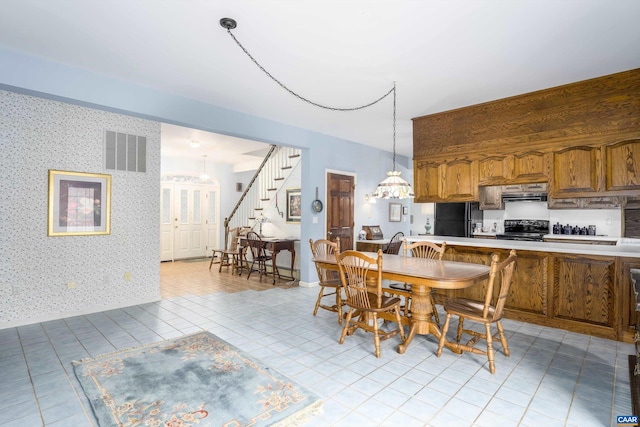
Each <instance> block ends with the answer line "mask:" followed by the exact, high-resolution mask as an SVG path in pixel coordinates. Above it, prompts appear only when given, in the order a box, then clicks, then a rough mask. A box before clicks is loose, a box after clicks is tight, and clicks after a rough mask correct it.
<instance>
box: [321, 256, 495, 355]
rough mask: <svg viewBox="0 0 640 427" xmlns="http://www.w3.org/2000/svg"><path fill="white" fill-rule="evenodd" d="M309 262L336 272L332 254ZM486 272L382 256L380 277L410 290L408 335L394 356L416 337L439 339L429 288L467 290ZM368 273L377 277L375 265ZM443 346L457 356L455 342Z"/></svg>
mask: <svg viewBox="0 0 640 427" xmlns="http://www.w3.org/2000/svg"><path fill="white" fill-rule="evenodd" d="M364 253H366V254H367V255H368V256H370V257H373V258H375V257H377V254H376V253H374V252H364ZM313 261H314V262H315V263H317V264H319V265H320V267H322V268H327V269H330V270H338V263H337V260H336V257H335V255H334V254H327V255H321V256H317V257H314V258H313ZM489 271H490V267H489V266H488V265H482V264H472V263H467V262H459V261H442V260H434V259H425V258H418V257H411V256H404V255H392V254H383V255H382V278H383V279H387V280H392V281H398V282H403V283H410V284H411V290H412V295H411V298H412V302H411V315H410V318H409V334H408V336H407V339H406V340H405V342H404V343H402V344H400V345H399V346H398V353H400V354H402V353H404V352H405V351H406V350H407V347H408V346H409V344H410V343H411V341H412V340H413V338H414V337H415V336H416V334H418V335H428V334H433V335H434V336H435V337H436V339H438V340H439V339H440V336H441V331H440V327H439V326H438V324H436V323H434V322H433V321H431V314H432V311H433V307H432V305H431V298H430V295H431V289H434V288H436V289H462V288H467V287H469V286H473V285H475V284H476V283H479V282H481V281H483V280H485V279H487V278H488V277H489ZM369 273H370V274H372V275H375V274H377V266H376V265H372V266H371V269H370V270H369ZM446 345H447V347H449V348H451V350H453V351H455V352H456V353H460V349H459V348H458V345H457V343H451V342H449V341H447V342H446Z"/></svg>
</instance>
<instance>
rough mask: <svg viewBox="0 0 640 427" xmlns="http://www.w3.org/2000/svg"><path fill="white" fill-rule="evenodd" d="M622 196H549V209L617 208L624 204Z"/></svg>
mask: <svg viewBox="0 0 640 427" xmlns="http://www.w3.org/2000/svg"><path fill="white" fill-rule="evenodd" d="M624 201H625V198H624V197H574V198H569V199H556V198H549V199H548V200H547V207H548V208H549V209H617V208H619V207H621V206H622V205H623V204H624Z"/></svg>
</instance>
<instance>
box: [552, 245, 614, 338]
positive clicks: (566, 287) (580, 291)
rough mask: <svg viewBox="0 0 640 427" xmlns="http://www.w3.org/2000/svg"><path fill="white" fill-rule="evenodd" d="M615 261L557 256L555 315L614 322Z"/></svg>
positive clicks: (590, 320)
mask: <svg viewBox="0 0 640 427" xmlns="http://www.w3.org/2000/svg"><path fill="white" fill-rule="evenodd" d="M614 283H615V261H614V260H613V259H605V258H598V257H584V256H579V255H574V256H558V257H556V258H555V265H554V283H553V300H554V307H553V316H554V317H556V318H561V319H567V320H575V321H578V322H587V323H591V324H596V325H602V326H614V322H615V319H614V314H613V313H614V303H615V301H614V295H615V293H614Z"/></svg>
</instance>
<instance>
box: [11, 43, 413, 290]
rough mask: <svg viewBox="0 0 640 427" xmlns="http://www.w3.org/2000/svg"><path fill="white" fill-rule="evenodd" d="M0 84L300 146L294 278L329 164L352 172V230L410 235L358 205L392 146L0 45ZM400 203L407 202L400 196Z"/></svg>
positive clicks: (307, 275) (404, 162)
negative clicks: (375, 228)
mask: <svg viewBox="0 0 640 427" xmlns="http://www.w3.org/2000/svg"><path fill="white" fill-rule="evenodd" d="M0 88H2V89H4V90H10V91H15V92H21V93H26V94H30V95H34V96H41V97H46V98H50V99H56V100H60V101H65V102H69V103H73V104H80V105H85V106H89V107H93V108H98V109H103V110H108V111H114V112H119V113H124V114H129V115H134V116H139V117H144V118H148V119H152V120H157V121H161V122H166V123H173V124H177V125H181V126H187V127H192V128H196V129H202V130H206V131H210V132H216V133H221V134H225V135H232V136H237V137H241V138H248V139H254V140H257V141H262V142H266V143H269V144H276V145H286V146H292V147H298V148H301V149H303V156H302V195H303V196H302V203H303V206H307V209H305V211H303V216H302V224H301V240H302V242H301V245H300V247H301V248H302V254H300V257H301V258H300V268H301V275H300V278H301V281H303V282H315V281H317V278H316V277H315V268H313V265H312V263H311V257H310V252H309V248H308V245H307V244H304V242H306V241H308V240H309V238H312V239H317V238H322V237H324V228H325V225H324V224H325V220H326V218H325V212H324V211H323V212H322V213H320V214H318V221H317V223H315V224H314V223H312V221H311V217H312V211H311V202H312V200H313V199H314V198H315V188H316V187H318V191H319V193H320V194H321V195H323V194H326V189H325V175H326V170H327V169H330V170H334V171H341V172H352V173H354V174H357V184H358V185H357V189H356V231H357V230H359V229H360V226H361V225H363V224H372V223H376V224H380V225H382V226H383V230H384V231H385V235H386V236H391V234H392V233H393V232H394V231H403V232H404V233H405V234H409V223H408V222H402V223H392V224H393V225H392V224H389V223H387V212H388V201H379V202H378V203H377V204H376V205H370V206H364V194H365V193H370V192H373V191H374V190H375V187H376V185H377V183H378V182H379V181H380V180H381V179H383V178H384V177H385V176H386V175H385V174H386V171H388V170H390V169H391V166H392V155H391V153H390V152H386V151H380V150H376V149H373V148H371V147H367V146H364V145H361V144H357V143H354V142H351V141H346V140H342V139H339V138H335V137H331V136H327V135H324V134H320V133H317V132H312V131H309V130H306V129H302V128H297V127H294V126H289V125H284V124H282V123H278V122H274V121H271V120H266V119H263V118H260V117H256V116H251V115H247V114H243V113H239V112H236V111H231V110H228V109H225V108H221V107H218V106H216V105H212V104H206V103H203V102H200V101H196V100H193V99H187V98H183V97H179V96H176V95H172V94H169V93H164V92H161V91H157V90H153V89H150V88H147V87H143V86H139V85H134V84H131V83H128V82H124V81H120V80H115V79H112V78H109V77H105V76H103V75H99V74H95V73H91V72H88V71H85V70H81V69H77V68H72V67H69V66H66V65H63V64H60V63H55V62H51V61H47V60H45V59H42V58H36V57H32V56H28V55H24V54H21V53H19V52H15V51H12V50H8V49H1V48H0ZM390 144H391V141H390ZM396 160H397V165H396V169H397V170H399V171H401V172H402V176H403V177H404V178H405V179H407V180H408V181H409V182H412V181H413V177H412V174H411V173H410V171H409V170H408V163H409V159H407V158H406V157H402V156H398V157H397V159H396ZM404 204H405V205H408V204H409V202H408V201H404ZM365 209H366V211H365ZM363 212H371V214H372V217H371V218H366V217H362V215H363ZM158 245H159V243H158Z"/></svg>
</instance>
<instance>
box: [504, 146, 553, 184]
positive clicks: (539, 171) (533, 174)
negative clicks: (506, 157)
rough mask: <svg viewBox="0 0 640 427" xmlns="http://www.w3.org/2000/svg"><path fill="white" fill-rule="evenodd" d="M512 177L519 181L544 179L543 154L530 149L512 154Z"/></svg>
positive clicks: (545, 166)
mask: <svg viewBox="0 0 640 427" xmlns="http://www.w3.org/2000/svg"><path fill="white" fill-rule="evenodd" d="M512 177H513V179H516V180H518V181H520V182H522V181H529V180H532V181H533V180H538V181H539V180H546V178H547V165H546V161H545V154H544V153H540V152H537V151H531V152H528V153H523V154H516V155H515V156H513V173H512Z"/></svg>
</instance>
